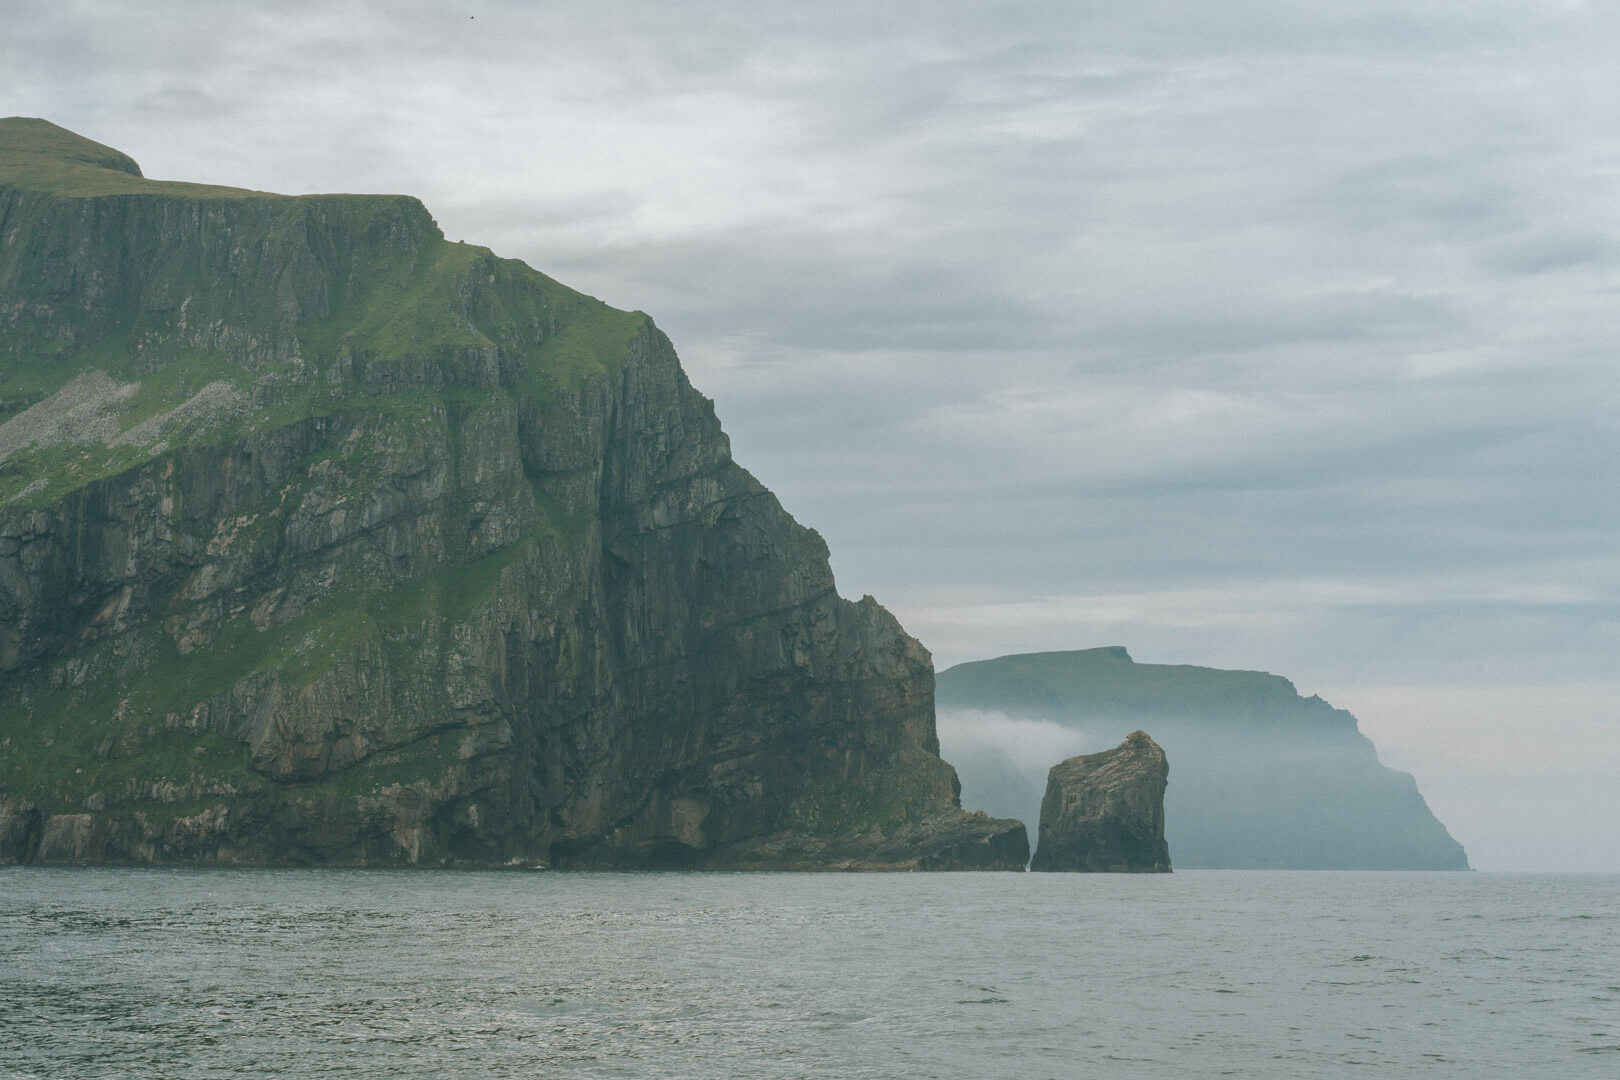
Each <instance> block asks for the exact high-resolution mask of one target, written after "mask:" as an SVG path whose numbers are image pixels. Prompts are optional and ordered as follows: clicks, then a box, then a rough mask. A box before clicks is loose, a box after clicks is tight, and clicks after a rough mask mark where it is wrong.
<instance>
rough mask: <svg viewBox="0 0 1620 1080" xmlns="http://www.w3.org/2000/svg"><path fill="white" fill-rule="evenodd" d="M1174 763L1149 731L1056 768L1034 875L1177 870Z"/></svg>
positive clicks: (1044, 805)
mask: <svg viewBox="0 0 1620 1080" xmlns="http://www.w3.org/2000/svg"><path fill="white" fill-rule="evenodd" d="M1169 778H1170V764H1169V762H1168V761H1167V760H1166V759H1165V756H1164V751H1163V750H1161V749H1160V748H1159V744H1158V743H1156V742H1154V741H1153V740H1152V739H1151V738H1149V737H1148V735H1147V733H1146V732H1142V731H1133V732H1131V733H1130V734H1129V735H1128V736H1126V738H1125V741H1124V742H1123V743H1121V744H1120V745H1118V746H1116V747H1114V749H1112V750H1104V751H1103V752H1102V753H1100V754H1082V755H1081V756H1079V757H1072V758H1069V759H1068V760H1067V761H1061V762H1059V763H1058V764H1056V765H1054V766H1052V771H1051V773H1050V775H1049V777H1048V779H1047V783H1046V798H1045V799H1043V800H1042V801H1041V825H1040V843H1039V844H1038V845H1037V846H1036V849H1035V859H1034V861H1033V862H1032V863H1031V864H1030V869H1031V870H1075V871H1085V872H1091V873H1110V872H1111V873H1163V874H1167V873H1169V872H1170V849H1169V847H1168V846H1167V845H1166V844H1165V841H1164V790H1165V786H1166V784H1167V783H1168V781H1169Z"/></svg>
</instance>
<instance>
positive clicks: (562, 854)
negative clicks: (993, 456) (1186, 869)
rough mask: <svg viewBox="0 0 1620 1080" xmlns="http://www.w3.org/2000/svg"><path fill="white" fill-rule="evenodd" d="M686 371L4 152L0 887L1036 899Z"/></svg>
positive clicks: (1020, 851) (494, 270) (379, 221)
mask: <svg viewBox="0 0 1620 1080" xmlns="http://www.w3.org/2000/svg"><path fill="white" fill-rule="evenodd" d="M938 749H939V747H938V741H937V738H936V736H935V728H934V711H933V671H932V665H931V661H930V657H929V655H928V652H927V651H926V650H925V649H924V648H923V647H922V646H921V645H920V644H919V643H918V642H917V641H916V640H915V639H913V638H912V637H910V636H909V635H907V634H906V633H905V631H904V630H903V629H902V628H901V627H900V625H899V624H898V623H897V622H896V621H895V619H894V618H893V616H891V615H890V614H889V613H888V612H887V611H885V610H884V609H883V608H882V607H881V606H879V605H878V604H877V602H876V601H874V600H872V599H871V598H870V597H867V598H864V599H862V600H860V601H858V602H851V601H848V600H845V599H843V598H841V597H840V596H839V595H838V593H837V592H836V590H835V588H834V584H833V578H832V573H831V570H830V568H829V566H828V561H827V548H826V546H825V544H824V543H823V542H822V539H821V537H820V536H819V535H817V534H816V533H815V532H814V531H812V530H810V529H807V528H804V527H803V526H801V525H799V524H798V523H797V522H795V521H794V520H793V519H792V518H791V517H790V516H789V515H788V514H787V513H786V512H785V511H784V510H783V509H782V507H781V506H780V504H779V503H778V502H777V500H776V498H775V497H774V496H773V495H772V494H771V493H770V492H769V491H767V490H766V489H765V488H764V487H763V486H762V485H761V484H760V483H759V482H758V481H757V480H755V479H754V478H753V477H752V476H750V475H749V474H748V473H747V472H746V471H745V470H744V469H743V468H742V467H740V466H739V465H737V464H736V462H734V461H733V460H732V458H731V450H730V445H729V443H728V440H727V438H726V436H725V434H724V432H723V431H722V430H721V428H720V424H719V422H718V420H717V419H716V417H715V413H714V408H713V406H712V404H711V402H710V401H709V400H708V399H706V398H704V397H703V396H702V395H701V394H699V393H698V392H697V391H696V390H694V389H693V387H692V386H691V384H690V383H689V382H688V381H687V378H686V375H685V373H684V372H683V371H682V369H681V365H680V363H679V361H678V360H677V358H676V355H675V351H674V349H673V348H672V347H671V345H670V342H669V341H668V339H667V338H665V336H664V335H663V334H662V333H661V332H660V331H659V330H658V328H657V327H656V326H655V325H654V324H653V322H652V320H651V319H649V318H648V317H647V316H646V315H643V314H641V313H639V312H624V311H617V310H614V309H612V308H610V307H608V306H607V305H605V304H603V303H601V302H599V301H597V300H594V299H592V298H590V297H587V296H583V295H581V294H579V293H577V292H574V291H573V290H570V289H568V288H566V287H564V286H563V285H560V284H559V283H557V282H555V281H553V280H551V279H550V278H548V277H546V276H545V275H543V274H540V273H538V272H536V271H535V270H533V269H531V268H529V267H528V266H526V265H524V264H522V263H520V262H516V261H514V260H510V259H503V258H499V257H497V256H495V255H494V254H492V253H491V252H490V251H488V250H487V249H484V248H480V247H475V246H471V245H467V244H461V243H451V242H449V241H447V240H446V239H445V238H444V236H443V234H442V233H441V232H440V230H439V228H438V226H437V225H436V224H435V223H434V221H433V219H432V217H431V216H429V214H428V212H427V210H426V209H425V208H424V207H423V206H422V205H421V203H419V202H417V201H416V200H415V199H412V198H409V197H405V196H392V195H378V196H360V195H323V196H299V197H288V196H281V195H273V194H268V193H264V192H257V191H245V190H237V189H232V188H219V187H207V186H201V185H192V184H178V183H161V182H156V181H152V180H148V179H146V178H144V177H143V176H142V175H141V171H140V169H139V168H138V167H137V166H136V165H135V163H134V162H133V161H132V160H130V159H129V158H128V157H126V156H125V155H123V154H121V153H119V152H117V151H114V150H112V149H110V148H107V147H105V146H100V145H98V144H96V143H93V142H90V141H88V140H85V139H82V138H80V137H78V136H76V135H74V134H72V133H70V132H67V131H64V130H63V129H61V128H58V127H55V126H54V125H51V124H48V123H46V122H44V121H40V120H27V119H18V118H13V119H10V120H4V121H0V862H51V863H69V862H77V863H241V864H272V865H275V864H281V865H285V864H309V865H413V864H414V865H467V866H492V865H494V866H500V865H518V866H539V865H545V866H598V867H646V866H691V867H847V868H861V867H871V868H941V869H946V868H972V869H980V868H982V869H993V868H1007V869H1013V868H1019V867H1021V866H1022V865H1023V863H1024V861H1025V858H1026V855H1027V840H1026V838H1025V835H1024V827H1023V826H1022V825H1021V824H1020V823H1018V822H1016V821H1009V820H995V819H989V818H986V817H984V816H983V815H971V814H968V813H965V812H963V811H962V810H961V809H960V808H959V806H958V804H957V797H956V791H957V786H956V775H955V772H954V770H952V768H951V767H950V766H949V765H948V764H946V763H945V762H944V761H942V760H941V759H940V757H939V754H938Z"/></svg>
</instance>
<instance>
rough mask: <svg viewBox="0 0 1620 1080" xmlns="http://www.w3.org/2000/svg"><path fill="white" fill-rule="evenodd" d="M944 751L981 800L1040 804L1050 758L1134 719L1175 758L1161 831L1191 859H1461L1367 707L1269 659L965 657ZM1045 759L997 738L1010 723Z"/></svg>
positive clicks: (1185, 864) (946, 681) (948, 705)
mask: <svg viewBox="0 0 1620 1080" xmlns="http://www.w3.org/2000/svg"><path fill="white" fill-rule="evenodd" d="M938 701H939V710H940V720H939V724H940V732H941V739H942V741H943V742H944V753H945V754H946V756H947V757H949V758H950V759H951V761H952V762H954V763H955V764H956V766H957V768H958V770H959V771H960V773H961V777H962V795H963V798H964V800H967V801H968V802H969V803H970V804H971V805H974V806H982V807H984V808H985V809H987V810H988V811H990V812H991V813H993V814H1001V815H1005V816H1007V817H1023V816H1025V815H1031V816H1032V815H1033V814H1034V813H1035V811H1036V808H1037V807H1038V806H1039V804H1040V798H1041V792H1042V791H1043V790H1044V784H1045V776H1046V767H1047V763H1048V762H1050V761H1051V760H1053V759H1054V758H1057V757H1060V756H1063V755H1066V754H1074V753H1076V752H1079V751H1083V750H1089V749H1092V748H1095V747H1099V746H1111V745H1113V744H1114V743H1116V742H1118V741H1119V740H1120V739H1121V738H1123V737H1124V736H1125V734H1126V733H1127V732H1129V731H1131V730H1132V729H1134V728H1142V729H1145V730H1148V731H1151V732H1153V737H1154V738H1155V739H1156V740H1157V741H1158V742H1159V743H1160V744H1161V745H1162V746H1163V747H1164V749H1165V752H1166V753H1167V754H1169V755H1170V757H1171V758H1173V759H1174V760H1175V763H1176V782H1175V783H1174V784H1172V785H1170V790H1169V791H1168V792H1167V793H1166V795H1165V812H1166V815H1167V817H1166V824H1165V829H1166V836H1167V838H1168V840H1169V843H1170V847H1171V849H1172V850H1173V851H1174V852H1175V856H1176V865H1177V866H1178V867H1180V868H1181V869H1183V870H1187V869H1288V870H1466V869H1468V858H1467V856H1466V855H1465V854H1464V852H1463V849H1462V846H1461V845H1460V844H1458V843H1457V841H1455V840H1454V839H1452V837H1451V835H1450V833H1448V832H1447V831H1446V828H1445V826H1444V825H1442V824H1441V823H1440V822H1439V821H1438V820H1436V818H1435V816H1434V814H1433V813H1432V812H1431V811H1430V809H1429V807H1428V804H1427V803H1426V802H1425V801H1424V799H1423V796H1422V795H1421V794H1420V793H1419V792H1418V788H1417V783H1416V781H1414V780H1413V778H1412V777H1411V775H1410V774H1408V773H1404V772H1397V771H1395V770H1393V769H1389V768H1386V767H1384V766H1383V765H1382V764H1380V763H1379V760H1378V753H1377V751H1376V750H1375V749H1374V747H1373V744H1372V743H1371V742H1370V741H1369V740H1368V739H1367V738H1366V736H1364V735H1362V734H1361V732H1360V731H1359V730H1357V725H1356V718H1355V717H1354V716H1352V715H1350V714H1349V713H1347V712H1345V711H1344V710H1342V709H1335V708H1334V707H1333V706H1331V705H1329V704H1328V703H1327V702H1325V701H1323V700H1322V699H1321V698H1319V697H1302V696H1300V694H1299V693H1298V692H1297V691H1296V690H1295V689H1294V686H1293V684H1292V683H1290V682H1289V681H1288V680H1287V679H1283V678H1279V677H1278V676H1276V675H1268V674H1266V673H1264V672H1259V671H1221V670H1217V669H1214V668H1203V667H1191V666H1182V665H1176V666H1171V665H1164V664H1138V663H1135V662H1134V661H1133V660H1132V659H1131V657H1130V655H1129V654H1128V653H1127V652H1126V651H1125V650H1124V649H1122V648H1117V647H1115V648H1104V649H1086V650H1081V651H1076V652H1051V653H1026V654H1021V655H1014V656H1004V657H1001V658H999V659H995V660H981V661H975V662H973V663H967V664H959V665H957V666H956V667H953V668H950V669H949V670H947V671H943V672H940V674H939V679H938ZM1009 719H1011V720H1017V721H1023V722H1026V723H1027V722H1031V721H1033V722H1035V724H1036V725H1037V727H1036V728H1035V729H1030V728H1028V727H1026V728H1024V729H1022V738H1024V739H1026V740H1027V739H1029V738H1030V737H1031V730H1038V731H1039V732H1040V733H1041V736H1042V747H1043V749H1044V751H1045V754H1044V757H1041V758H1037V759H1034V760H1029V759H1028V758H1027V757H1026V758H1018V757H1016V756H1015V755H1016V754H1017V750H1016V748H1015V747H1014V746H1013V744H1012V743H1010V742H1008V741H1006V740H1000V739H998V732H999V731H1001V730H1002V727H1001V726H1002V725H1003V724H1004V723H1005V721H1007V720H1009Z"/></svg>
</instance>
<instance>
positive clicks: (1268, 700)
mask: <svg viewBox="0 0 1620 1080" xmlns="http://www.w3.org/2000/svg"><path fill="white" fill-rule="evenodd" d="M936 695H937V698H938V701H939V704H940V705H941V707H944V708H964V709H990V710H999V711H1014V710H1016V709H1019V708H1024V709H1028V710H1029V712H1030V713H1031V714H1033V715H1051V714H1054V713H1061V712H1063V711H1066V710H1073V709H1087V710H1094V711H1097V712H1103V711H1120V712H1146V713H1154V714H1158V715H1176V714H1182V713H1187V714H1191V713H1195V712H1196V713H1204V712H1211V711H1220V709H1221V708H1222V707H1223V706H1234V707H1241V706H1245V705H1250V706H1252V705H1256V704H1259V705H1265V706H1269V707H1278V706H1284V705H1287V704H1289V703H1291V702H1294V701H1297V700H1298V695H1297V693H1296V692H1295V690H1294V686H1293V684H1292V683H1290V682H1288V680H1286V679H1283V678H1281V677H1280V676H1277V675H1270V674H1267V673H1265V672H1263V671H1224V670H1221V669H1219V668H1206V667H1194V666H1191V665H1185V664H1174V665H1172V664H1138V663H1135V662H1134V661H1132V660H1131V659H1130V657H1129V655H1127V654H1126V652H1125V650H1124V649H1121V648H1102V649H1083V650H1077V651H1073V652H1045V653H1024V654H1019V655H1014V656H1003V657H999V658H997V659H994V660H976V661H971V662H969V663H965V664H957V665H956V666H955V667H952V668H949V669H947V670H945V671H942V672H940V673H939V676H938V678H937V680H936Z"/></svg>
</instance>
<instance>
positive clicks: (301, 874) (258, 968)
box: [0, 869, 1620, 1080]
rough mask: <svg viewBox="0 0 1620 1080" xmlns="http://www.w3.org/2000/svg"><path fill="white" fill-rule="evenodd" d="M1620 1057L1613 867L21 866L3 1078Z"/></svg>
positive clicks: (1433, 1066)
mask: <svg viewBox="0 0 1620 1080" xmlns="http://www.w3.org/2000/svg"><path fill="white" fill-rule="evenodd" d="M1350 1074H1358V1075H1368V1076H1378V1077H1381V1078H1382V1077H1392V1076H1393V1077H1405V1076H1423V1077H1441V1076H1457V1077H1490V1076H1504V1077H1505V1076H1513V1077H1584V1076H1592V1077H1613V1076H1620V876H1614V875H1604V876H1587V875H1523V876H1521V875H1507V874H1376V873H1354V874H1351V873H1346V874H1337V873H1281V872H1216V871H1205V872H1183V873H1177V874H1173V875H1169V876H1145V877H1139V876H1114V875H1067V874H859V875H839V874H585V873H558V872H513V873H491V874H462V873H448V872H364V871H268V870H260V871H230V870H209V871H202V870H198V871H170V870H107V869H95V870H51V869H12V870H5V871H0V1076H3V1077H7V1078H12V1077H17V1078H31V1077H40V1078H51V1080H60V1078H72V1077H163V1078H177V1080H179V1078H202V1077H230V1078H233V1080H250V1078H259V1077H278V1078H280V1077H325V1076H331V1077H389V1078H397V1077H550V1076H568V1077H642V1076H647V1077H653V1076H657V1077H817V1078H821V1077H885V1078H889V1077H1019V1078H1038V1077H1088V1076H1096V1077H1155V1078H1158V1077H1181V1076H1186V1077H1205V1076H1216V1075H1234V1076H1244V1077H1290V1078H1293V1077H1312V1076H1344V1075H1350Z"/></svg>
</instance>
